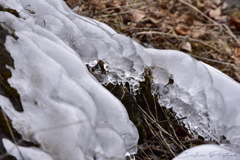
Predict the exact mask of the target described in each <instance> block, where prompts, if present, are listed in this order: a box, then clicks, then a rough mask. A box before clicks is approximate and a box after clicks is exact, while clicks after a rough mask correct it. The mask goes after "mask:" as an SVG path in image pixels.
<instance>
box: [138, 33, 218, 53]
mask: <svg viewBox="0 0 240 160" xmlns="http://www.w3.org/2000/svg"><path fill="white" fill-rule="evenodd" d="M153 33H155V34H159V35H167V36H173V37H176V38H183V39H186V37H185V36H180V35H173V34H170V33H164V32H157V31H150V32H138V33H136V34H137V35H140V34H153ZM188 40H190V41H194V42H199V43H201V44H203V45H205V46H208V47H210V48H212V49H214V50H216V51H217V52H218V53H221V52H220V51H219V50H218V49H217V48H215V47H213V46H210V45H208V44H206V43H205V42H203V41H201V40H197V39H194V38H188Z"/></svg>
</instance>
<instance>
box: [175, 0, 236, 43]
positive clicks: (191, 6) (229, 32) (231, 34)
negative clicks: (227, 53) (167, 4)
mask: <svg viewBox="0 0 240 160" xmlns="http://www.w3.org/2000/svg"><path fill="white" fill-rule="evenodd" d="M178 1H179V2H181V3H183V4H185V5H187V6H189V7H190V8H192V9H194V10H195V11H197V12H198V13H200V14H201V15H202V16H204V17H205V18H207V19H208V20H209V21H211V22H212V23H214V24H215V25H218V26H219V27H220V28H222V25H221V24H218V23H217V22H216V21H214V20H213V19H211V18H210V17H209V16H207V15H206V14H204V13H203V12H201V11H200V10H199V9H198V8H196V7H195V6H193V5H191V4H189V3H187V2H185V1H184V0H178ZM223 26H224V27H225V29H226V30H227V32H228V34H229V35H230V36H232V37H233V38H234V40H235V41H236V42H237V43H238V45H239V46H240V41H239V40H238V39H237V38H236V36H235V35H234V34H233V33H232V31H231V30H230V29H229V28H228V27H227V26H226V24H223Z"/></svg>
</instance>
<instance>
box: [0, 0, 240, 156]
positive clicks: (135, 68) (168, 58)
mask: <svg viewBox="0 0 240 160" xmlns="http://www.w3.org/2000/svg"><path fill="white" fill-rule="evenodd" d="M0 3H1V4H2V5H3V6H5V7H9V8H13V9H15V10H17V11H18V12H19V14H20V16H21V18H17V17H15V16H14V15H12V14H10V13H7V12H0V22H1V24H4V25H7V26H10V27H11V28H12V29H14V30H15V34H16V35H17V36H18V38H19V39H18V40H15V39H14V38H12V37H10V36H8V37H7V40H6V42H5V47H6V49H7V50H8V52H9V53H10V54H11V56H12V58H13V59H14V65H15V69H13V68H11V67H9V68H10V70H11V72H12V77H11V78H10V79H9V83H10V84H11V86H13V87H14V88H16V89H17V91H18V92H19V94H20V96H21V102H22V105H23V108H24V112H22V113H19V112H17V111H15V110H14V108H13V106H12V104H11V102H10V101H9V100H8V99H7V98H5V97H3V96H1V95H0V105H1V106H2V108H3V110H4V112H5V113H6V114H7V115H8V117H9V118H10V119H11V120H12V123H13V126H14V127H15V128H16V130H17V131H18V132H19V133H21V134H22V136H23V137H24V139H25V140H29V141H36V142H38V143H40V144H41V148H40V149H37V148H28V149H26V148H20V150H21V151H22V152H24V153H25V155H26V156H27V157H28V156H29V157H31V155H29V154H31V151H32V150H33V152H37V153H38V154H37V155H39V156H46V157H48V159H51V158H53V159H54V158H55V159H81V160H83V159H124V157H125V154H126V153H127V152H129V153H130V154H133V153H135V152H136V145H137V140H138V133H137V130H136V128H135V127H134V125H133V123H132V122H131V121H130V120H129V118H128V115H127V112H126V110H125V108H124V107H123V105H122V104H121V103H120V102H119V101H118V100H117V99H116V98H115V97H114V96H113V95H111V93H109V92H108V91H107V90H106V89H104V87H103V86H101V84H100V83H99V82H98V81H97V80H96V79H95V77H93V76H92V75H91V74H90V73H89V72H88V70H87V68H86V64H87V65H88V66H90V67H95V68H99V66H98V64H97V62H98V61H99V60H102V61H103V62H104V69H105V70H106V71H107V73H106V74H102V73H101V72H100V71H99V70H98V69H95V70H94V72H95V75H97V77H99V78H98V80H99V81H100V82H101V83H102V84H105V85H106V84H108V83H113V84H116V83H122V84H125V83H126V82H128V83H129V85H130V87H131V91H132V93H133V94H134V93H135V94H136V91H137V90H138V89H139V82H140V81H143V80H144V69H145V68H149V69H151V71H152V75H153V77H154V79H153V83H152V93H153V94H156V95H158V96H159V103H160V104H161V105H162V106H165V107H168V108H173V110H174V111H175V112H176V113H177V116H179V117H184V116H187V119H185V121H184V122H185V124H186V125H187V126H188V127H189V129H190V130H191V131H192V132H194V133H195V134H196V135H197V134H200V135H202V136H203V137H205V138H213V139H215V140H217V141H219V142H220V141H221V139H220V136H221V135H224V136H225V137H226V138H227V139H228V140H229V141H230V142H231V143H232V144H233V145H240V129H239V128H240V123H239V122H240V98H239V95H240V85H239V84H238V83H236V82H235V81H233V80H232V79H231V78H229V77H227V76H225V75H224V74H222V73H220V72H219V71H217V70H215V69H213V68H212V67H210V66H208V65H206V64H203V63H201V62H198V61H196V60H195V59H193V58H191V57H190V56H188V55H186V54H184V53H182V52H178V51H171V50H169V51H166V50H164V51H163V50H155V49H146V48H143V47H142V46H141V45H139V44H138V43H136V42H135V41H134V40H132V39H130V38H128V37H125V36H123V35H121V34H117V33H116V32H115V31H114V30H112V29H111V28H110V27H108V26H107V25H105V24H103V23H101V22H97V21H95V20H93V19H90V18H86V17H82V16H79V15H77V14H75V13H74V12H72V11H71V10H70V9H69V8H68V7H67V5H66V4H65V3H64V2H63V1H62V0H48V1H44V0H34V1H33V0H7V1H5V0H0ZM26 7H27V10H26V9H25V8H26ZM30 11H31V12H30ZM169 78H170V79H173V81H174V83H173V84H168V82H169ZM3 143H4V146H5V148H6V150H7V151H9V152H10V149H11V147H12V146H13V145H12V143H11V142H9V141H8V140H6V139H4V140H3ZM63 146H64V147H63ZM39 152H42V153H39ZM10 154H12V155H14V156H16V157H18V156H19V155H17V154H18V153H16V152H13V153H10ZM19 159H21V158H19ZM39 159H41V158H40V157H39Z"/></svg>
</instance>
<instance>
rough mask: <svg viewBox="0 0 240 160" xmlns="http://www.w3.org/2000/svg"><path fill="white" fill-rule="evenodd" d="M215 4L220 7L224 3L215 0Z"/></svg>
mask: <svg viewBox="0 0 240 160" xmlns="http://www.w3.org/2000/svg"><path fill="white" fill-rule="evenodd" d="M213 3H214V4H216V5H217V6H219V5H220V4H221V3H222V0H214V1H213Z"/></svg>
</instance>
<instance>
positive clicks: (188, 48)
mask: <svg viewBox="0 0 240 160" xmlns="http://www.w3.org/2000/svg"><path fill="white" fill-rule="evenodd" d="M180 49H181V50H184V51H188V52H192V46H191V43H189V42H183V43H182V44H181V45H180Z"/></svg>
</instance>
